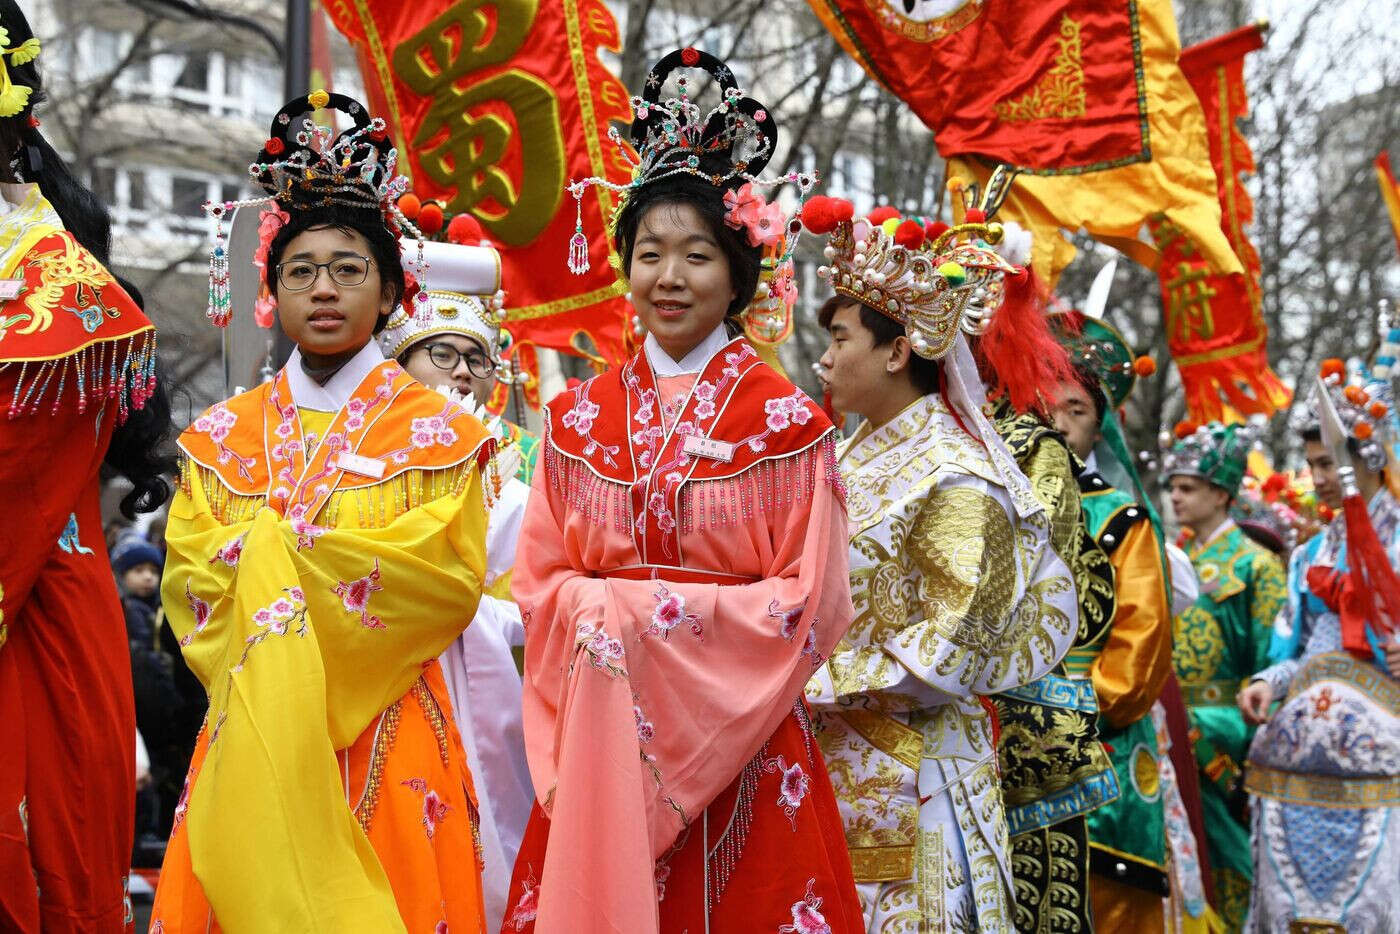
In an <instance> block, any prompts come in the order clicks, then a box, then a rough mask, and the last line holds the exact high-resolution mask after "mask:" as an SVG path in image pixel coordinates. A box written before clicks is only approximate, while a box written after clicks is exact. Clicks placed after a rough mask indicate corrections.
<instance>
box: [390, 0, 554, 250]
mask: <svg viewBox="0 0 1400 934" xmlns="http://www.w3.org/2000/svg"><path fill="white" fill-rule="evenodd" d="M487 6H490V7H494V12H495V16H494V17H492V18H488V17H487V15H486V14H485V13H484V12H483V7H487ZM537 12H538V0H459V2H458V3H455V4H453V5H452V6H451V7H449V8H448V9H447V11H446V12H444V13H443V14H442V15H440V16H439V17H437V19H435V20H433V21H432V22H431V23H429V24H428V25H427V26H426V27H425V28H424V29H423V30H422V31H421V32H419V33H418V34H417V35H415V36H413V37H411V38H409V39H407V40H405V41H404V42H403V43H401V44H400V45H399V46H398V47H397V48H396V49H395V50H394V55H393V61H394V70H395V72H397V74H398V75H399V77H400V78H402V79H403V81H404V83H405V84H407V85H408V86H409V87H410V88H412V89H413V90H414V91H416V92H418V93H419V94H422V95H423V96H425V97H428V98H431V99H432V102H433V103H432V106H431V107H430V108H429V109H428V113H427V114H426V115H425V116H424V118H423V123H422V125H421V126H420V127H419V129H418V133H417V135H415V136H414V138H413V145H414V146H415V147H416V148H417V150H418V156H419V159H418V161H419V164H420V165H421V166H422V169H423V171H424V172H425V173H427V175H428V177H429V178H431V179H432V180H433V181H435V182H437V183H438V184H440V185H442V186H444V187H446V188H451V189H453V190H454V191H455V193H454V194H453V195H452V197H451V198H449V199H448V202H447V207H448V209H449V210H450V211H452V212H454V213H462V212H467V211H470V212H471V213H473V214H475V215H476V216H477V217H478V218H480V220H481V221H482V223H483V224H484V225H485V226H486V227H487V228H488V229H489V230H490V232H491V233H492V234H493V235H495V236H496V237H497V238H499V239H500V240H501V241H503V242H504V243H506V244H507V245H510V246H520V245H523V244H526V243H529V242H531V241H532V240H534V239H535V237H537V236H539V234H540V232H541V231H543V230H544V228H545V227H546V226H548V224H549V222H550V221H551V220H553V219H554V215H555V213H556V212H557V211H558V209H559V202H560V199H561V198H562V197H563V186H564V139H563V133H562V131H561V128H560V125H559V101H558V99H557V98H556V96H555V94H554V91H553V90H552V89H551V88H550V87H549V85H547V84H546V83H545V82H543V81H541V80H540V79H539V78H537V77H535V76H534V75H530V74H527V73H525V72H523V71H521V70H519V69H515V68H512V69H509V70H506V71H503V72H500V73H497V74H494V75H492V76H491V77H489V78H485V79H479V80H472V75H473V74H474V73H479V72H480V71H481V70H482V69H485V68H488V67H490V66H493V65H499V64H502V63H505V62H509V61H510V60H511V59H512V58H513V57H514V56H515V54H516V53H517V52H518V51H519V50H520V48H521V46H522V45H523V44H524V43H525V40H526V38H527V37H528V35H529V33H530V29H531V27H532V26H533V25H534V22H535V14H536V13H537ZM492 20H494V23H493V22H492ZM493 27H494V28H493ZM488 33H489V38H488ZM483 39H484V40H485V42H484V44H483ZM507 117H510V118H512V119H507ZM512 120H513V122H512ZM513 137H514V139H515V147H516V149H517V150H518V155H517V156H516V157H515V158H510V155H511V153H512V145H511V144H512V138H513ZM516 162H518V164H519V170H518V178H517V177H513V175H512V172H511V171H510V169H509V166H510V165H512V164H515V163H516Z"/></svg>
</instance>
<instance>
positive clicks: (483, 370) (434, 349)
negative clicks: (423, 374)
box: [423, 343, 496, 379]
mask: <svg viewBox="0 0 1400 934" xmlns="http://www.w3.org/2000/svg"><path fill="white" fill-rule="evenodd" d="M423 349H424V350H426V351H427V352H428V359H429V360H431V361H433V366H435V367H437V368H438V369H439V370H446V371H447V372H449V373H451V372H452V371H453V370H455V369H457V364H458V363H459V362H463V361H465V363H466V364H467V372H469V373H471V375H472V376H474V377H476V378H477V379H486V378H488V377H491V376H495V375H496V364H495V362H494V361H492V359H491V358H490V357H488V356H487V355H486V354H485V353H483V352H482V351H481V349H480V348H478V347H473V348H472V349H470V350H458V349H457V348H456V347H453V346H452V345H451V344H442V343H432V344H425V345H424V346H423Z"/></svg>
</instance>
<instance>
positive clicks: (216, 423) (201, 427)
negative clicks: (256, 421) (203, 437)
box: [190, 402, 238, 463]
mask: <svg viewBox="0 0 1400 934" xmlns="http://www.w3.org/2000/svg"><path fill="white" fill-rule="evenodd" d="M237 423H238V416H237V415H235V414H233V413H232V412H231V411H229V408H228V406H226V405H224V404H223V403H222V402H220V403H219V404H218V405H216V406H214V407H213V408H212V409H210V410H209V411H207V412H205V413H204V414H203V415H201V416H199V418H196V419H195V420H194V424H193V425H192V426H190V427H192V428H194V430H195V431H202V432H204V433H205V434H207V435H208V436H209V440H210V441H213V442H214V443H215V444H218V443H219V442H221V441H223V440H224V439H226V438H227V437H228V435H229V432H230V431H232V430H233V426H234V425H236V424H237ZM219 461H220V463H222V462H223V461H224V458H223V457H222V456H220V458H219Z"/></svg>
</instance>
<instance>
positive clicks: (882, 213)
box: [865, 204, 899, 227]
mask: <svg viewBox="0 0 1400 934" xmlns="http://www.w3.org/2000/svg"><path fill="white" fill-rule="evenodd" d="M898 216H899V212H898V211H896V210H895V209H894V208H892V207H890V206H889V205H888V204H885V205H881V206H880V207H878V208H876V209H875V210H873V211H871V212H870V213H868V214H866V215H865V219H866V220H868V221H870V223H871V224H873V225H874V226H876V227H879V226H880V225H881V224H883V223H884V222H885V221H887V220H889V219H890V218H892V217H898Z"/></svg>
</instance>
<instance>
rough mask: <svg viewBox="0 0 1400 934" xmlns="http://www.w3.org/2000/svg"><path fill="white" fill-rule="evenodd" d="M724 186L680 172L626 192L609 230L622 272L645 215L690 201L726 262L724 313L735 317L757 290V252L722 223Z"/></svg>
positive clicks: (707, 167)
mask: <svg viewBox="0 0 1400 934" xmlns="http://www.w3.org/2000/svg"><path fill="white" fill-rule="evenodd" d="M728 168H729V166H728V163H725V162H719V161H714V160H701V163H700V171H702V172H723V171H727V170H728ZM742 182H743V179H735V180H734V181H733V182H731V183H730V187H731V188H733V189H738V188H739V186H740V184H741V183H742ZM727 190H729V189H727V188H720V187H718V186H716V185H714V184H712V183H711V182H710V181H709V179H707V178H701V177H699V176H696V175H691V174H690V173H689V172H680V173H677V174H675V175H670V176H667V177H666V178H661V179H658V180H656V181H654V182H649V183H648V184H645V185H643V186H642V187H641V188H639V189H637V190H636V191H634V192H632V193H631V195H630V196H629V197H628V199H627V203H626V204H625V205H624V206H623V208H622V211H621V212H619V214H618V216H617V228H616V229H615V231H614V233H613V244H614V245H615V247H616V249H617V252H618V255H619V256H621V257H622V269H623V272H624V273H626V272H627V271H628V270H630V269H631V268H632V249H633V247H634V246H635V245H636V243H637V232H638V229H639V228H640V227H641V224H642V221H643V219H644V218H645V217H646V216H647V214H648V213H650V212H651V210H652V209H653V208H657V207H661V206H670V207H679V206H681V205H690V206H691V207H693V208H694V209H695V211H696V213H698V214H699V215H700V218H701V220H703V221H704V223H705V228H706V230H708V231H709V233H710V236H712V237H713V238H714V240H715V242H716V243H717V244H719V250H720V253H721V254H723V256H724V258H725V259H726V260H727V261H728V262H729V281H730V284H731V285H732V286H733V288H734V300H733V301H731V302H730V303H729V308H728V309H727V310H726V311H725V313H724V314H725V317H726V318H728V319H731V320H733V319H736V318H737V317H738V316H739V315H740V314H742V313H743V312H744V309H746V308H748V307H749V303H750V302H752V301H753V297H754V292H755V291H757V289H758V275H759V272H760V271H761V269H762V264H763V251H762V250H761V248H759V247H756V246H750V245H749V240H748V235H747V234H746V233H745V232H744V231H743V230H735V229H734V228H733V227H730V226H729V225H728V224H726V223H725V222H724V215H725V213H726V208H725V206H724V193H725V191H727ZM736 323H737V322H736Z"/></svg>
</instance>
